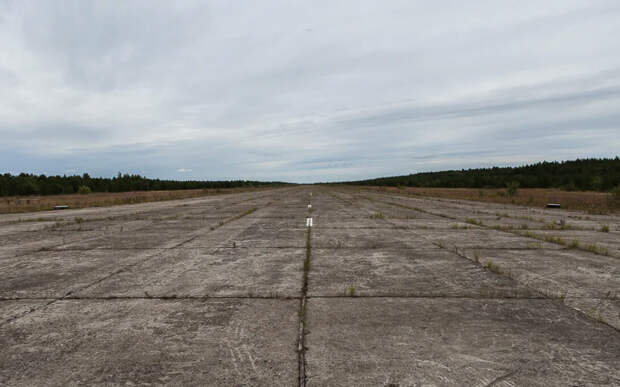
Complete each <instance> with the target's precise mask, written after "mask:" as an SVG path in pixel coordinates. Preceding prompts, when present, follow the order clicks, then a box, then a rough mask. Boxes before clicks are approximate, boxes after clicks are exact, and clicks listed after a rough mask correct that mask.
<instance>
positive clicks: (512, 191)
mask: <svg viewBox="0 0 620 387" xmlns="http://www.w3.org/2000/svg"><path fill="white" fill-rule="evenodd" d="M518 189H519V182H518V181H511V182H510V183H508V184H506V194H507V195H508V196H515V195H516V194H517V190H518Z"/></svg>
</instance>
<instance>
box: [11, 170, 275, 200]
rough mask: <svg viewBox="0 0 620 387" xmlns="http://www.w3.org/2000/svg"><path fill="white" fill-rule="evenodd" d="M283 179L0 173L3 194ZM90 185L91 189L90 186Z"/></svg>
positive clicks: (214, 185) (230, 185)
mask: <svg viewBox="0 0 620 387" xmlns="http://www.w3.org/2000/svg"><path fill="white" fill-rule="evenodd" d="M284 184H287V183H283V182H264V181H250V180H229V181H227V180H225V181H196V180H190V181H176V180H160V179H148V178H146V177H143V176H140V175H129V174H124V175H122V174H121V173H119V174H118V175H117V176H116V177H113V178H106V177H90V176H89V175H88V174H86V173H85V174H83V175H82V176H79V175H73V176H45V175H34V174H26V173H21V174H19V175H11V174H9V173H5V174H3V175H0V196H15V195H58V194H72V193H78V192H80V193H87V192H129V191H159V190H181V189H207V188H237V187H263V186H272V185H284ZM86 187H87V188H86Z"/></svg>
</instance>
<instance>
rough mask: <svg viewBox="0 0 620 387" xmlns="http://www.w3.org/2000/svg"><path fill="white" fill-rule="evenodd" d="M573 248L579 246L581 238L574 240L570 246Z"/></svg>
mask: <svg viewBox="0 0 620 387" xmlns="http://www.w3.org/2000/svg"><path fill="white" fill-rule="evenodd" d="M568 247H570V248H571V249H578V248H579V240H578V239H573V241H572V242H571V243H570V245H569V246H568Z"/></svg>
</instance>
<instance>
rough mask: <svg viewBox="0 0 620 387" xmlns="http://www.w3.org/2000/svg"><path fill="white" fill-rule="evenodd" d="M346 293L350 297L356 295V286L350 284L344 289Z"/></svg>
mask: <svg viewBox="0 0 620 387" xmlns="http://www.w3.org/2000/svg"><path fill="white" fill-rule="evenodd" d="M344 295H345V296H349V297H355V286H353V285H349V287H348V288H346V289H345V290H344Z"/></svg>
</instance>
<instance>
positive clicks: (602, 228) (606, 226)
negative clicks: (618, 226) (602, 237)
mask: <svg viewBox="0 0 620 387" xmlns="http://www.w3.org/2000/svg"><path fill="white" fill-rule="evenodd" d="M600 231H601V232H609V226H608V225H606V224H604V225H602V226H601V230H600Z"/></svg>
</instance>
